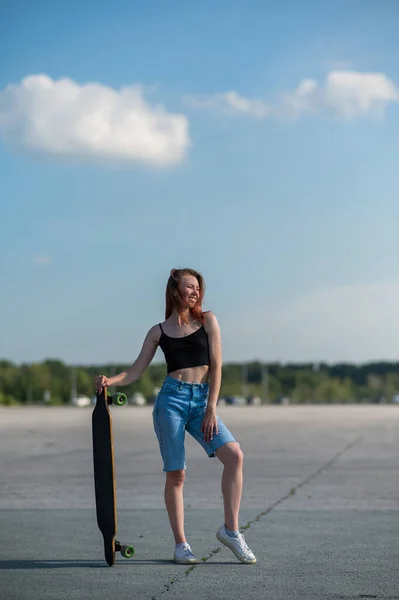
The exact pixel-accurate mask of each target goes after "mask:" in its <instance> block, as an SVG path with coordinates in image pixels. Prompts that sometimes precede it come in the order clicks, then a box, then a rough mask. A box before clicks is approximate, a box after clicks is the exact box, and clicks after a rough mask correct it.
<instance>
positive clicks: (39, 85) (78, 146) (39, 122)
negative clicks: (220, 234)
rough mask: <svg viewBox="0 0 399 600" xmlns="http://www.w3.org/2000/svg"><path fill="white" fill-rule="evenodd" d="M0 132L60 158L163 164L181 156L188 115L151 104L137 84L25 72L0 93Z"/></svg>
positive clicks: (17, 144) (26, 146)
mask: <svg viewBox="0 0 399 600" xmlns="http://www.w3.org/2000/svg"><path fill="white" fill-rule="evenodd" d="M0 134H1V135H2V137H3V138H4V140H5V142H6V143H8V144H10V145H11V146H14V147H17V148H20V149H24V150H29V151H36V152H43V153H47V154H53V155H58V156H64V157H89V158H91V159H97V160H101V161H104V160H117V161H124V162H139V163H147V164H152V165H155V166H166V165H171V164H176V163H179V162H181V161H182V160H183V158H184V156H185V154H186V152H187V149H188V146H189V134H188V120H187V118H186V116H185V115H182V114H172V113H168V112H166V110H165V109H164V108H163V107H162V106H160V105H155V106H150V105H149V104H148V103H147V102H146V101H145V99H144V97H143V88H142V87H141V86H140V85H134V86H132V87H125V88H121V89H120V90H114V89H112V88H110V87H107V86H105V85H101V84H98V83H87V84H84V85H79V84H77V83H75V82H74V81H72V80H71V79H66V78H64V79H59V80H56V81H55V80H53V79H51V78H50V77H48V76H47V75H30V76H28V77H25V79H23V80H22V81H21V83H20V84H19V85H13V84H10V85H8V86H7V87H6V88H5V89H4V90H3V91H2V92H0Z"/></svg>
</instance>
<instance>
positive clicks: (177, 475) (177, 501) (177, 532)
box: [164, 470, 186, 544]
mask: <svg viewBox="0 0 399 600" xmlns="http://www.w3.org/2000/svg"><path fill="white" fill-rule="evenodd" d="M184 478H185V471H184V470H180V471H168V472H167V473H166V481H165V493H164V498H165V504H166V510H167V511H168V516H169V521H170V526H171V527H172V531H173V535H174V537H175V543H176V544H182V543H183V542H186V536H185V535H184V503H183V484H184Z"/></svg>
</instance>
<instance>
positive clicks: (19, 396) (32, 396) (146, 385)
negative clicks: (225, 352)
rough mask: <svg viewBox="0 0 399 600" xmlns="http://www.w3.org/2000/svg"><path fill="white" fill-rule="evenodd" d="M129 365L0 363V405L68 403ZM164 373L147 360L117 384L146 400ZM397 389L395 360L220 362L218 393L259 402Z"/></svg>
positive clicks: (357, 396) (368, 398) (337, 398)
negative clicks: (128, 380) (126, 382)
mask: <svg viewBox="0 0 399 600" xmlns="http://www.w3.org/2000/svg"><path fill="white" fill-rule="evenodd" d="M128 366H129V365H123V364H118V365H115V364H113V365H93V366H78V365H76V366H72V365H66V364H64V363H63V362H62V361H60V360H45V361H43V362H41V363H32V364H21V365H17V364H14V363H12V362H10V361H7V360H2V361H0V404H5V405H11V404H40V403H43V402H47V403H49V404H68V403H69V402H70V401H71V394H72V393H75V392H76V393H77V394H83V395H87V396H89V397H92V396H93V395H94V384H93V382H94V377H95V375H97V374H99V373H103V374H105V375H107V376H112V375H113V374H115V373H119V372H120V371H123V370H125V369H127V368H128ZM165 375H166V368H165V365H164V364H152V365H150V366H149V368H148V369H147V370H146V371H145V373H144V374H143V376H142V377H141V379H140V380H139V381H137V382H135V383H134V384H132V385H130V386H127V387H125V388H122V389H123V391H125V392H126V393H127V394H128V395H131V394H133V393H134V392H140V393H142V394H143V395H144V396H145V397H146V398H147V399H148V400H149V401H151V399H153V398H154V395H155V393H156V390H157V388H159V387H160V386H161V385H162V381H163V379H164V377H165ZM398 393H399V363H392V362H391V363H390V362H378V363H377V362H375V363H368V364H363V365H354V364H348V363H341V364H334V365H330V364H325V363H319V364H317V365H314V364H312V363H304V364H280V363H269V364H267V365H266V364H261V363H260V362H250V363H243V364H241V363H227V364H224V365H223V377H222V387H221V391H220V397H223V396H237V395H244V396H258V397H260V398H261V400H262V402H264V403H274V402H279V401H281V400H282V399H283V398H288V399H289V401H290V402H291V403H317V402H319V403H328V402H330V403H342V402H378V401H385V402H392V400H393V398H394V397H395V395H396V394H398Z"/></svg>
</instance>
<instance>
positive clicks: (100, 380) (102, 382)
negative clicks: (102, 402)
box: [94, 375, 110, 394]
mask: <svg viewBox="0 0 399 600" xmlns="http://www.w3.org/2000/svg"><path fill="white" fill-rule="evenodd" d="M94 381H95V386H96V392H97V393H98V394H100V393H101V392H102V389H103V388H104V387H108V386H109V385H110V383H109V379H108V377H105V375H97V377H96V378H95V380H94Z"/></svg>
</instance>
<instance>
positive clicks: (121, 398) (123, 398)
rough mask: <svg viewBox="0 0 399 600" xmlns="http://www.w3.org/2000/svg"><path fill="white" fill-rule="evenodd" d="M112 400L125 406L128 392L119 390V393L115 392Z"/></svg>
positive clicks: (118, 404)
mask: <svg viewBox="0 0 399 600" xmlns="http://www.w3.org/2000/svg"><path fill="white" fill-rule="evenodd" d="M112 402H113V404H116V405H117V406H124V405H125V404H126V402H127V396H126V394H122V393H121V392H118V393H117V394H114V395H113V396H112Z"/></svg>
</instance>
